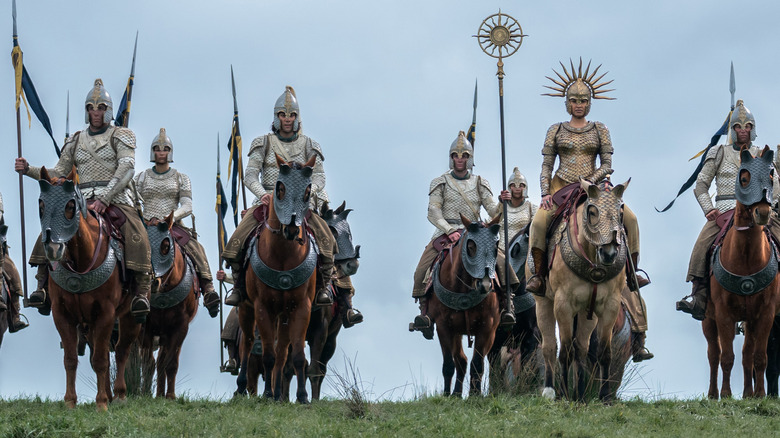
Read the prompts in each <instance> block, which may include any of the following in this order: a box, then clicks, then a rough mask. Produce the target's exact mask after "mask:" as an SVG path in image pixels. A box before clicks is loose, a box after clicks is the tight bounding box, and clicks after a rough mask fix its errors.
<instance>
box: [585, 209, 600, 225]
mask: <svg viewBox="0 0 780 438" xmlns="http://www.w3.org/2000/svg"><path fill="white" fill-rule="evenodd" d="M588 223H590V224H591V225H596V224H597V223H599V209H598V207H596V206H595V205H589V206H588Z"/></svg>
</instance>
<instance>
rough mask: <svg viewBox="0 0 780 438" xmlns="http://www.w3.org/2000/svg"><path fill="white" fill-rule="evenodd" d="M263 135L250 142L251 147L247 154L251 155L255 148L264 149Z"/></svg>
mask: <svg viewBox="0 0 780 438" xmlns="http://www.w3.org/2000/svg"><path fill="white" fill-rule="evenodd" d="M265 137H266V136H265V135H261V136H260V137H257V138H255V139H254V140H252V145H251V146H249V153H250V154H251V153H252V152H253V151H254V150H255V149H256V148H261V149H262V148H264V147H265V143H266V141H265Z"/></svg>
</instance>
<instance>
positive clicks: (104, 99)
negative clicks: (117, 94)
mask: <svg viewBox="0 0 780 438" xmlns="http://www.w3.org/2000/svg"><path fill="white" fill-rule="evenodd" d="M100 104H103V105H105V106H106V113H105V114H104V115H103V123H109V122H111V121H112V120H114V105H113V103H112V102H111V96H109V95H108V91H106V87H104V86H103V80H102V79H100V78H98V79H95V86H94V87H92V90H90V91H89V94H87V98H86V100H85V101H84V122H85V123H89V111H87V108H89V106H90V105H92V106H93V107H95V108H97V107H98V106H100Z"/></svg>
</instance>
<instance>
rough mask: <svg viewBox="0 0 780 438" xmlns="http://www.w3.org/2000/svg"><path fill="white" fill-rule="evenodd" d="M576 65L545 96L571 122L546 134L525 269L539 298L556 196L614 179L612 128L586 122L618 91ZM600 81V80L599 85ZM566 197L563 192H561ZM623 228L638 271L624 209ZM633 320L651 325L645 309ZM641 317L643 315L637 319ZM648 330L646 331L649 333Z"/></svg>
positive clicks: (629, 215) (642, 282)
mask: <svg viewBox="0 0 780 438" xmlns="http://www.w3.org/2000/svg"><path fill="white" fill-rule="evenodd" d="M570 64H571V72H569V71H567V70H566V67H565V66H564V65H563V64H561V66H562V67H563V72H564V75H561V74H560V73H558V72H556V75H557V76H558V79H559V80H558V79H553V78H549V77H548V79H550V80H551V81H552V82H553V83H554V84H555V86H545V87H546V88H549V89H551V90H554V91H555V93H545V94H544V95H546V96H553V97H565V99H566V112H567V113H569V114H570V115H571V119H570V120H569V121H568V122H561V123H556V124H554V125H552V126H551V127H550V128H549V129H548V130H547V135H546V137H545V140H544V146H543V147H542V156H543V160H542V173H541V177H540V183H541V189H542V202H541V205H540V207H541V209H540V210H539V212H538V214H537V215H535V216H534V219H533V221H532V222H531V229H530V235H529V247H530V252H531V254H530V256H531V258H532V260H533V265H534V270H535V272H533V271H531V267H530V266H529V265H530V264H526V277H527V278H528V283H527V285H526V289H527V290H528V291H529V292H531V293H534V294H537V295H540V296H544V295H545V290H546V286H545V282H546V281H545V280H546V277H547V263H548V260H547V237H546V234H547V230H548V228H549V226H550V223H551V221H552V217H553V214H554V213H555V211H556V209H557V207H558V205H557V204H556V203H555V201H553V195H554V194H555V193H556V192H558V191H559V190H561V189H564V188H565V189H566V190H572V189H574V188H576V187H578V186H579V185H578V184H574V183H578V182H579V178H580V177H582V178H584V179H586V180H588V181H589V182H591V183H594V184H595V183H598V182H600V181H601V180H603V179H604V178H606V177H607V176H608V175H609V174H611V173H612V154H613V152H614V149H613V147H612V139H611V138H610V135H609V130H608V129H607V127H606V126H605V125H604V124H603V123H601V122H597V121H588V120H587V119H586V117H587V115H588V113H589V112H590V107H591V99H609V100H613V99H614V98H612V97H608V96H604V95H603V93H607V92H609V91H613V90H604V89H602V87H604V86H605V85H607V84H609V83H611V82H612V81H611V80H610V81H606V82H601V83H599V81H600V80H601V79H602V78H603V77H604V74H602V75H601V76H599V77H597V78H596V75H597V73H598V70H599V68H600V67H601V66H598V67H596V68H595V69H594V70H593V71H592V72H591V71H590V62H589V63H588V66H587V67H586V69H585V73H584V74H583V72H582V60H580V65H579V68H578V69H576V70H575V68H574V63H573V62H572V63H570ZM594 78H595V80H594ZM556 158H558V162H559V164H558V169H557V170H556V171H555V175H554V176H553V167H554V165H555V160H556ZM596 158H598V159H599V167H596ZM561 193H564V192H561ZM623 225H624V227H625V229H626V237H627V241H628V249H629V252H630V254H631V261H632V263H633V266H634V267H637V266H638V263H639V225H638V223H637V218H636V215H635V214H634V213H633V212H632V211H631V209H630V208H628V206H627V205H624V210H623ZM636 279H637V283H638V284H634V282H633V276H631V275H629V276H628V286H629V288H630V289H631V290H634V291H636V290H638V289H639V288H641V287H644V286H646V285H647V284H649V283H650V281H649V280H647V279H646V278H644V277H642V276H640V275H638V274H637V275H636ZM628 307H629V311H630V312H631V313H632V317H633V316H636V318H634V320H637V318H641V319H642V320H646V317H645V315H644V306H641V305H637V306H628ZM637 313H641V315H637ZM645 330H646V328H645ZM637 338H638V339H639V341H641V342H640V343H639V344H640V345H639V346H638V347H637V348H636V350H637V351H639V352H641V353H640V355H639V356H635V358H636V359H641V360H644V359H649V358H651V357H652V353H650V352H649V351H647V349H646V348H645V347H644V332H642V333H641V334H637Z"/></svg>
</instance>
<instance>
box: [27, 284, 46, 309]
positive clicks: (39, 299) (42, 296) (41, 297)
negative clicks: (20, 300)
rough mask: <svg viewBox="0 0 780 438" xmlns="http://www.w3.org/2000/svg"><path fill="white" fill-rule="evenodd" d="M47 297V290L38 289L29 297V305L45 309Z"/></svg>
mask: <svg viewBox="0 0 780 438" xmlns="http://www.w3.org/2000/svg"><path fill="white" fill-rule="evenodd" d="M46 295H47V293H46V289H38V290H36V291H35V292H33V293H31V294H30V296H29V297H27V304H28V305H29V306H30V307H35V308H40V307H43V306H44V305H45V304H46Z"/></svg>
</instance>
